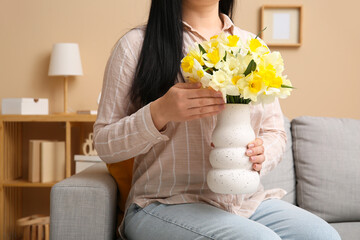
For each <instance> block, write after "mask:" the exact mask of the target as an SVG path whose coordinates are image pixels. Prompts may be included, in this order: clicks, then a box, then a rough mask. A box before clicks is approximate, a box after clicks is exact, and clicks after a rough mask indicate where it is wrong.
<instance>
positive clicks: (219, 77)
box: [209, 70, 231, 101]
mask: <svg viewBox="0 0 360 240" xmlns="http://www.w3.org/2000/svg"><path fill="white" fill-rule="evenodd" d="M230 83H231V76H229V75H228V74H227V73H226V72H224V71H222V70H219V71H215V72H214V73H213V75H212V79H211V81H210V83H209V86H210V87H212V88H213V89H214V90H216V91H220V92H221V93H222V94H223V98H224V100H225V101H226V94H227V92H226V90H227V88H226V86H227V85H229V84H230Z"/></svg>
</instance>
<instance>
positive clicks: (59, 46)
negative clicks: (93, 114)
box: [49, 43, 83, 113]
mask: <svg viewBox="0 0 360 240" xmlns="http://www.w3.org/2000/svg"><path fill="white" fill-rule="evenodd" d="M81 75H83V71H82V66H81V59H80V51H79V45H78V44H77V43H56V44H54V46H53V49H52V53H51V58H50V65H49V76H62V77H64V113H68V110H67V85H68V82H67V81H68V77H69V76H81Z"/></svg>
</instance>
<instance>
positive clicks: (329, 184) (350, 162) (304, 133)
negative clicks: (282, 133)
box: [291, 117, 360, 222]
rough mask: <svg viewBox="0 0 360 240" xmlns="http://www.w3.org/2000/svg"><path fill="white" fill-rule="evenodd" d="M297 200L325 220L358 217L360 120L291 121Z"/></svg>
mask: <svg viewBox="0 0 360 240" xmlns="http://www.w3.org/2000/svg"><path fill="white" fill-rule="evenodd" d="M291 126H292V137H293V153H294V163H295V167H296V168H295V170H296V180H297V190H296V193H297V203H298V205H299V206H300V207H301V208H304V209H306V210H308V211H310V212H312V213H315V214H316V215H318V216H320V217H321V218H323V219H324V220H326V221H328V222H343V221H360V205H359V204H360V120H356V119H344V118H343V119H341V118H326V117H299V118H296V119H294V120H293V121H292V124H291Z"/></svg>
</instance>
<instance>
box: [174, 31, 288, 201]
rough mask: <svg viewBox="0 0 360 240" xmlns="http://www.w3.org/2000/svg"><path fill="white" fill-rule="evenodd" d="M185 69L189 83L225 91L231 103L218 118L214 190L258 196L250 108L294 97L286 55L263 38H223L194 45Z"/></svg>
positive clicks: (213, 156)
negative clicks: (251, 151) (249, 152)
mask: <svg viewBox="0 0 360 240" xmlns="http://www.w3.org/2000/svg"><path fill="white" fill-rule="evenodd" d="M181 69H182V72H183V75H184V77H185V78H186V79H187V80H188V81H189V82H193V83H194V82H200V83H201V84H202V87H203V88H209V87H210V88H212V89H214V90H216V91H220V92H221V93H222V95H223V98H224V100H225V102H226V103H227V104H226V108H225V110H223V111H222V112H221V113H220V114H218V115H217V119H218V122H217V125H216V127H215V129H214V131H213V135H212V142H213V144H214V148H213V149H212V150H211V152H210V155H209V158H210V164H211V165H212V167H213V169H211V170H210V171H209V172H208V175H207V184H208V186H209V188H210V190H212V191H213V192H216V193H221V194H245V193H253V192H255V191H256V190H257V188H258V185H259V182H260V176H259V173H258V172H256V171H254V170H253V167H252V166H253V164H252V162H250V160H249V157H248V156H246V155H245V152H246V150H247V145H248V144H249V143H251V142H253V141H254V140H255V137H256V136H255V134H254V131H253V129H252V127H251V125H250V109H249V108H250V106H249V104H250V103H251V104H253V103H263V104H265V103H271V102H273V101H274V100H275V99H276V98H277V97H279V98H286V97H288V96H289V95H290V92H291V90H292V88H293V87H292V86H291V82H290V80H288V79H287V76H283V71H284V63H283V59H282V57H281V55H280V53H279V52H270V50H269V48H268V47H267V46H266V44H265V43H264V42H263V41H262V40H261V39H258V36H256V37H252V36H249V37H248V39H240V37H239V36H236V35H229V34H226V33H221V34H219V35H216V36H213V37H212V38H211V39H210V41H205V42H202V43H200V44H199V43H196V44H195V45H194V46H191V47H190V49H189V52H188V54H187V55H186V56H185V57H184V58H183V59H182V61H181Z"/></svg>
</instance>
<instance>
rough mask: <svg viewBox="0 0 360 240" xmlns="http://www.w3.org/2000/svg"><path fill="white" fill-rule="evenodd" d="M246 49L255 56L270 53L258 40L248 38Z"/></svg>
mask: <svg viewBox="0 0 360 240" xmlns="http://www.w3.org/2000/svg"><path fill="white" fill-rule="evenodd" d="M247 45H248V49H249V50H250V51H251V52H252V53H253V54H255V55H257V56H259V55H263V54H268V53H270V50H269V48H268V47H267V46H266V45H265V43H263V42H262V41H261V40H260V39H257V38H252V37H251V38H249V39H248V41H247Z"/></svg>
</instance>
